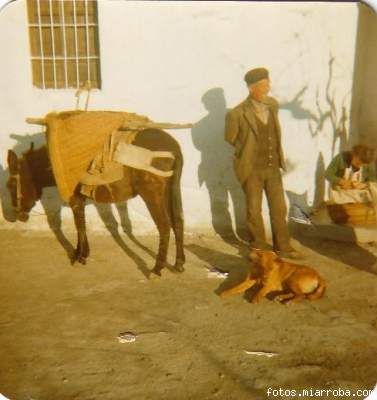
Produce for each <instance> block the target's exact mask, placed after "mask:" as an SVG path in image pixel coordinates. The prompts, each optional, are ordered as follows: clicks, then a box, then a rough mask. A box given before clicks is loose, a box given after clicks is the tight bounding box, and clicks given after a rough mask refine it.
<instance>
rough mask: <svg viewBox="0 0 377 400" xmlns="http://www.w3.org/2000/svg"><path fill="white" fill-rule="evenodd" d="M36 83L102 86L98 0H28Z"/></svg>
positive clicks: (57, 85) (33, 68)
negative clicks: (87, 83)
mask: <svg viewBox="0 0 377 400" xmlns="http://www.w3.org/2000/svg"><path fill="white" fill-rule="evenodd" d="M27 11H28V22H29V37H30V52H31V64H32V73H33V84H34V86H36V87H38V88H42V89H47V88H55V89H63V88H78V87H80V86H82V85H83V84H84V83H86V82H89V83H90V86H91V87H93V88H100V87H101V77H100V59H99V56H100V54H99V43H98V10H97V0H27Z"/></svg>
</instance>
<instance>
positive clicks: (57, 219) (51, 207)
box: [0, 132, 156, 275]
mask: <svg viewBox="0 0 377 400" xmlns="http://www.w3.org/2000/svg"><path fill="white" fill-rule="evenodd" d="M11 138H12V139H15V140H17V143H16V144H15V146H14V147H13V149H12V150H13V151H14V152H15V153H16V154H17V156H19V157H21V156H22V154H23V153H24V152H26V151H27V150H29V148H30V146H31V144H32V143H34V145H35V146H34V147H35V149H38V148H42V147H43V146H45V145H46V141H45V134H44V133H43V132H42V133H37V134H34V135H13V134H12V135H11ZM44 149H45V151H44V152H42V153H41V155H40V157H43V162H42V163H41V164H40V165H45V166H47V167H46V170H45V171H35V174H34V176H44V175H49V176H51V179H47V181H54V179H53V177H52V170H51V166H50V161H49V159H48V154H47V148H46V147H44ZM31 169H32V167H31ZM8 177H9V172H8V168H6V167H5V166H1V167H0V193H1V203H2V204H1V205H2V210H3V216H4V219H5V220H7V221H8V222H15V220H16V219H15V216H14V213H13V209H12V202H11V197H10V194H9V191H8V189H7V187H6V183H7V180H8ZM40 186H42V185H41V184H39V187H40ZM42 188H43V191H42V197H41V199H40V202H41V205H42V208H43V214H42V215H45V216H46V219H47V223H48V226H49V228H50V230H51V231H52V232H53V233H54V235H55V237H56V238H57V240H58V241H59V243H60V244H61V245H62V247H63V248H64V249H65V251H66V252H67V255H68V256H69V257H70V258H71V257H72V255H73V252H74V248H73V246H72V244H71V243H70V242H69V241H68V239H67V238H66V237H65V235H64V233H63V231H62V218H61V211H62V208H63V206H64V205H65V203H64V202H63V201H62V200H61V198H60V195H59V192H58V190H57V187H56V186H50V187H46V186H42ZM88 203H89V204H90V202H89V201H88ZM92 204H94V206H95V207H96V209H97V212H98V214H99V216H100V217H101V219H102V221H103V223H104V225H105V227H106V228H107V230H108V231H109V232H110V234H111V235H112V237H113V238H114V240H115V242H116V243H117V244H118V245H119V246H120V247H121V248H122V249H123V250H124V252H125V253H126V254H127V255H128V256H129V257H130V258H132V259H133V260H134V261H135V263H136V264H137V266H138V268H139V269H140V270H141V272H142V273H144V274H145V275H147V273H148V272H149V270H148V268H147V266H146V263H145V262H144V261H143V260H142V259H141V258H140V257H139V256H138V255H137V254H136V253H134V252H133V251H132V250H131V249H129V248H128V247H127V246H126V244H125V243H124V241H123V239H122V238H121V236H120V234H119V231H118V228H119V224H118V222H117V220H116V218H115V216H114V213H113V209H112V207H111V204H99V203H94V202H93V203H92ZM115 207H116V209H117V212H118V214H119V218H120V225H121V227H122V230H123V232H124V233H126V235H127V236H128V238H129V239H130V240H131V241H132V242H134V243H135V244H136V245H138V246H139V247H140V248H141V249H142V250H144V251H145V252H146V253H148V254H149V255H150V256H151V257H153V258H155V257H156V255H155V254H154V253H153V252H152V251H151V250H150V249H148V248H147V247H146V246H144V245H143V244H142V243H140V242H139V241H138V240H137V239H136V238H135V236H134V235H133V232H132V225H131V221H130V219H129V215H128V207H127V203H117V204H116V205H115ZM34 215H41V214H39V213H38V212H36V211H35V210H31V212H30V216H31V217H33V216H34Z"/></svg>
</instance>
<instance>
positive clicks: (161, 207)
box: [138, 184, 171, 276]
mask: <svg viewBox="0 0 377 400" xmlns="http://www.w3.org/2000/svg"><path fill="white" fill-rule="evenodd" d="M166 189H167V188H166V186H165V184H162V185H153V184H145V185H143V186H142V187H140V189H139V190H138V193H139V194H140V196H141V197H142V198H143V200H144V202H145V204H146V205H147V207H148V210H149V212H150V214H151V216H152V219H153V221H154V223H155V224H156V226H157V229H158V232H159V234H160V244H159V248H158V255H157V260H156V264H155V266H154V268H153V270H152V271H153V272H154V273H155V274H157V275H159V276H161V270H162V269H163V268H164V267H165V266H166V259H167V253H168V247H169V238H170V229H171V221H170V215H169V212H168V203H167V195H166V191H167V190H166Z"/></svg>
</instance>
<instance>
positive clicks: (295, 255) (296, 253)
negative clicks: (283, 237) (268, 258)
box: [276, 249, 304, 260]
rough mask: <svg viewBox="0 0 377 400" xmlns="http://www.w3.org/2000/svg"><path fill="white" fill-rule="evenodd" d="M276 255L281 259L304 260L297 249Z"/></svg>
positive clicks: (281, 251) (278, 252)
mask: <svg viewBox="0 0 377 400" xmlns="http://www.w3.org/2000/svg"><path fill="white" fill-rule="evenodd" d="M276 254H277V255H278V256H279V257H281V258H288V259H291V260H301V259H303V258H304V255H303V254H302V253H300V252H299V251H297V250H295V249H290V250H280V251H277V252H276Z"/></svg>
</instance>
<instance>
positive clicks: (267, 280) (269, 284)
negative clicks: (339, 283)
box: [220, 250, 326, 303]
mask: <svg viewBox="0 0 377 400" xmlns="http://www.w3.org/2000/svg"><path fill="white" fill-rule="evenodd" d="M255 253H256V254H257V256H258V258H259V259H258V265H259V266H260V268H261V274H260V276H259V277H255V276H252V273H251V271H250V272H249V274H248V276H247V278H246V279H245V280H244V281H243V282H241V283H239V284H238V285H236V286H234V287H232V288H230V289H227V290H225V291H224V292H222V293H221V294H220V296H221V297H226V296H231V295H234V294H238V293H242V292H244V291H246V290H247V289H249V288H251V287H252V286H254V285H255V284H258V285H259V286H261V288H260V289H259V291H258V292H257V293H256V295H255V296H254V297H253V299H252V300H251V302H252V303H258V302H259V301H260V300H261V299H262V298H263V297H265V296H267V295H268V294H269V293H276V294H277V295H276V297H275V298H274V300H276V301H279V302H285V303H288V302H299V301H301V300H303V299H308V300H316V299H319V298H320V297H322V295H323V293H324V292H325V289H326V282H325V281H324V280H323V278H321V276H320V275H319V274H318V273H317V272H316V271H315V270H314V269H312V268H310V267H307V266H305V265H298V264H293V263H291V262H286V261H284V260H282V259H280V258H278V256H277V255H276V254H275V253H274V252H273V251H261V250H257V251H256V252H255ZM255 253H252V255H254V254H255ZM251 258H252V256H251Z"/></svg>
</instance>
